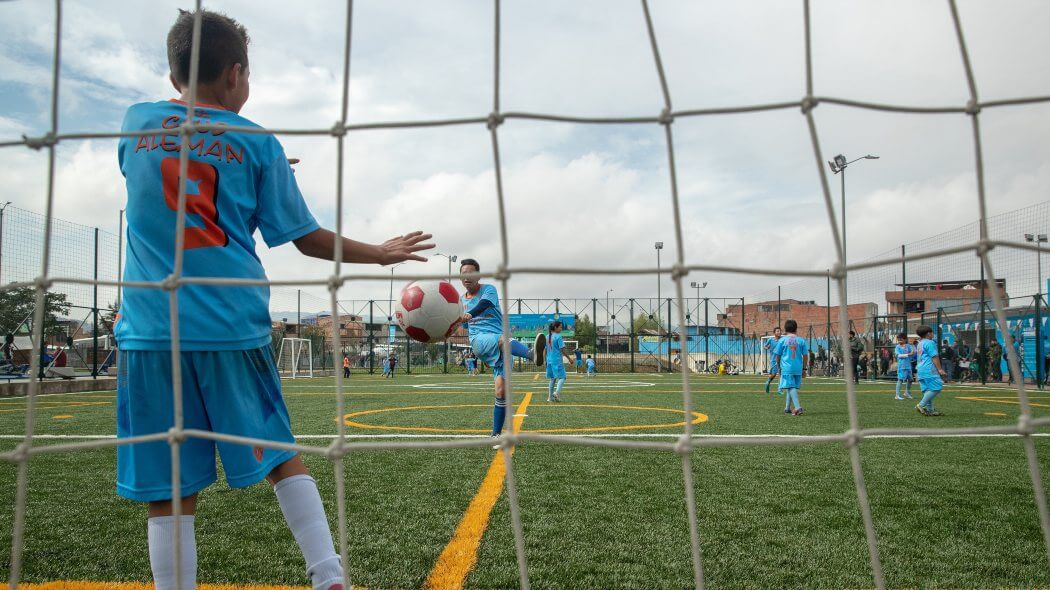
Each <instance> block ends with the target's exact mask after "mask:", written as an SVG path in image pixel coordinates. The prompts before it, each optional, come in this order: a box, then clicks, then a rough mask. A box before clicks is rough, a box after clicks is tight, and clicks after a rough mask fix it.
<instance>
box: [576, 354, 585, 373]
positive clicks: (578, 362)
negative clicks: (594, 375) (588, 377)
mask: <svg viewBox="0 0 1050 590" xmlns="http://www.w3.org/2000/svg"><path fill="white" fill-rule="evenodd" d="M574 354H575V355H576V372H577V373H582V372H583V352H582V351H581V350H580V349H579V348H577V349H576V352H575V353H574Z"/></svg>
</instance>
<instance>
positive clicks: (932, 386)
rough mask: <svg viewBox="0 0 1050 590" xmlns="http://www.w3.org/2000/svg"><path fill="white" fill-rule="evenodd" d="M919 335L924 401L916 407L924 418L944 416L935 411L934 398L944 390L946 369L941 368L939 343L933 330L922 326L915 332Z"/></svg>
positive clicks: (920, 373) (920, 371)
mask: <svg viewBox="0 0 1050 590" xmlns="http://www.w3.org/2000/svg"><path fill="white" fill-rule="evenodd" d="M915 333H916V334H918V335H919V338H921V340H919V352H918V357H919V370H918V375H919V388H920V389H921V390H922V400H920V401H919V405H917V406H915V409H916V410H918V412H919V413H920V414H922V415H923V416H943V415H944V414H942V413H940V412H938V411H937V410H935V409H933V398H935V397H937V394H938V393H940V392H941V389H943V388H944V380H943V377H944V369H942V368H941V359H940V355H938V354H937V342H936V341H935V340H934V339H933V328H931V327H929V326H926V325H922V326H919V327H918V329H916V330H915Z"/></svg>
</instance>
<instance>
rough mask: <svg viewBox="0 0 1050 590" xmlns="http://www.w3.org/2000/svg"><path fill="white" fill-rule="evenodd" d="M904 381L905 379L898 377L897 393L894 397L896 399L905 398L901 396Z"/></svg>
mask: <svg viewBox="0 0 1050 590" xmlns="http://www.w3.org/2000/svg"><path fill="white" fill-rule="evenodd" d="M902 383H904V381H902V380H901V379H900V377H898V378H897V394H896V395H894V396H893V399H895V400H902V399H904V398H903V397H901V384H902Z"/></svg>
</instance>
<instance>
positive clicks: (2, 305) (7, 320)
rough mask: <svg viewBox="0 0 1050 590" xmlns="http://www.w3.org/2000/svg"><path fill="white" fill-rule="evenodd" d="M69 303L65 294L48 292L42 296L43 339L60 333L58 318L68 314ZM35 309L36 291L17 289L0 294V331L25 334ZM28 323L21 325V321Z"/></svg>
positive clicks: (28, 288) (30, 288)
mask: <svg viewBox="0 0 1050 590" xmlns="http://www.w3.org/2000/svg"><path fill="white" fill-rule="evenodd" d="M69 308H70V303H69V301H68V299H67V298H66V294H65V293H55V292H48V293H45V294H44V337H45V338H47V337H50V336H55V335H58V334H61V333H62V327H61V326H60V325H59V323H58V320H59V317H61V316H65V315H68V314H69ZM34 309H36V289H34V288H33V287H19V288H17V289H11V290H10V291H3V292H0V330H3V333H4V334H7V333H9V332H14V333H26V332H27V330H28V328H29V327H30V326H31V325H32V322H33V318H32V313H33V310H34ZM26 319H28V320H29V321H28V322H26V323H25V324H22V322H23V321H25V320H26Z"/></svg>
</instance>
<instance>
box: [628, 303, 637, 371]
mask: <svg viewBox="0 0 1050 590" xmlns="http://www.w3.org/2000/svg"><path fill="white" fill-rule="evenodd" d="M629 301H630V303H631V318H630V320H628V321H629V322H630V326H629V327H628V328H627V330H628V333H629V334H630V338H631V342H630V343H629V344H628V348H629V349H630V351H631V373H634V347H635V346H636V345H637V343H636V342H635V340H634V299H630V300H629Z"/></svg>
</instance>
